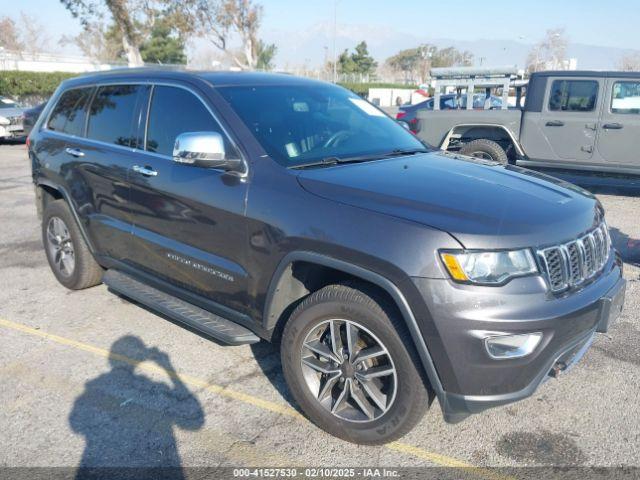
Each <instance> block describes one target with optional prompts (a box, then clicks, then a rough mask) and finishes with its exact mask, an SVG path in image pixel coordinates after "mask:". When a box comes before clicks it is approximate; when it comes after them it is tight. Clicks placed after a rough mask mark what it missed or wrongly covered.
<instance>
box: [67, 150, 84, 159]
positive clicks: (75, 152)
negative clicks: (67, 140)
mask: <svg viewBox="0 0 640 480" xmlns="http://www.w3.org/2000/svg"><path fill="white" fill-rule="evenodd" d="M64 151H65V152H66V153H67V154H68V155H71V156H72V157H76V158H81V157H84V152H83V151H82V150H80V149H79V148H65V149H64Z"/></svg>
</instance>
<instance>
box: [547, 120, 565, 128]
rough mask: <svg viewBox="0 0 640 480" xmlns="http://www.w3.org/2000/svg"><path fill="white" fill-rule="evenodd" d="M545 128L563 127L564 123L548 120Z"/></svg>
mask: <svg viewBox="0 0 640 480" xmlns="http://www.w3.org/2000/svg"><path fill="white" fill-rule="evenodd" d="M547 127H564V122H561V121H560V120H549V121H548V122H547Z"/></svg>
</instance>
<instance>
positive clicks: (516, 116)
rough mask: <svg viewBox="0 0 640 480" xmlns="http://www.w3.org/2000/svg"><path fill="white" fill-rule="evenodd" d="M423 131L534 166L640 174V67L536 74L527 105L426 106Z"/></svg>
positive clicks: (447, 143)
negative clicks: (499, 107)
mask: <svg viewBox="0 0 640 480" xmlns="http://www.w3.org/2000/svg"><path fill="white" fill-rule="evenodd" d="M418 119H419V120H420V121H419V125H420V129H419V131H418V133H417V135H418V137H419V138H420V139H421V140H423V141H426V142H427V143H429V144H431V145H434V146H438V147H440V148H441V149H442V150H449V151H458V152H459V153H462V154H466V155H471V156H475V157H480V158H485V159H488V160H495V161H498V162H501V163H514V164H518V165H522V166H527V167H548V168H549V167H550V168H561V169H578V170H592V171H602V172H617V173H626V174H628V173H631V174H640V155H638V153H637V149H636V145H637V138H638V136H639V135H640V72H587V71H548V72H538V73H534V74H532V75H531V78H530V81H529V85H528V88H527V95H526V102H525V105H524V107H523V108H522V109H520V108H516V109H508V110H480V111H478V110H440V111H434V110H422V111H420V112H419V114H418Z"/></svg>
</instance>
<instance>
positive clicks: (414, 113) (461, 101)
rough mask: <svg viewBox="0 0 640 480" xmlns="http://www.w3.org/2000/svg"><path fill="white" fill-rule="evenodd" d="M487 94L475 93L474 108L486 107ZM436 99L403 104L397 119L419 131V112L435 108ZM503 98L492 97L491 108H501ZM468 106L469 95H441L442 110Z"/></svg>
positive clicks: (413, 130) (410, 128) (414, 131)
mask: <svg viewBox="0 0 640 480" xmlns="http://www.w3.org/2000/svg"><path fill="white" fill-rule="evenodd" d="M485 98H486V96H485V95H482V94H475V95H474V97H473V108H474V109H477V108H484V101H485ZM434 102H435V100H434V98H433V97H431V98H429V99H428V100H424V101H423V102H419V103H414V104H413V105H402V106H401V107H400V109H399V110H398V113H397V114H396V120H398V121H400V122H404V123H405V124H407V126H408V127H409V130H411V131H412V132H413V133H418V131H419V129H420V120H419V119H418V112H419V111H420V110H433V104H434ZM501 105H502V99H501V98H499V97H494V96H492V97H491V108H500V106H501ZM464 108H467V96H466V95H462V96H458V95H457V94H455V93H448V94H445V95H441V96H440V110H456V109H464Z"/></svg>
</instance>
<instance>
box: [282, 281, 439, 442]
mask: <svg viewBox="0 0 640 480" xmlns="http://www.w3.org/2000/svg"><path fill="white" fill-rule="evenodd" d="M332 323H333V326H332V325H331V324H332ZM347 328H349V329H351V331H352V332H353V331H354V330H353V329H354V328H355V329H356V330H357V335H351V338H357V339H358V342H354V341H352V344H356V345H357V347H356V348H353V349H351V357H350V360H351V362H353V363H350V362H347V361H346V360H345V359H344V358H341V359H340V360H341V361H342V366H339V367H336V365H338V363H337V362H335V361H332V360H328V358H329V357H327V355H329V356H330V355H331V354H334V357H333V358H334V359H335V358H337V357H336V356H335V350H336V349H334V348H333V344H334V343H337V342H332V343H331V344H328V341H329V340H328V339H331V338H333V337H332V335H331V333H332V332H333V331H340V332H341V335H340V341H341V342H342V343H343V344H344V343H347V344H348V337H347V336H346V329H347ZM332 329H333V330H332ZM320 332H324V333H320ZM335 338H337V335H336V336H335ZM376 343H377V344H379V345H380V346H381V347H382V350H383V351H384V352H386V353H383V354H379V355H377V356H375V357H372V358H370V359H367V360H364V361H362V360H359V359H362V358H366V357H365V356H364V355H363V354H362V353H361V352H363V351H364V350H365V349H369V348H372V347H373V346H375V344H376ZM305 345H313V348H314V349H315V350H311V349H309V348H307V347H306V346H305ZM343 346H344V345H343ZM346 349H347V350H350V349H349V348H348V345H347V348H346ZM320 350H322V351H323V354H322V355H320V354H317V352H318V351H320ZM337 350H340V349H339V348H338V349H337ZM343 350H344V349H343ZM372 351H373V350H367V352H372ZM327 352H329V353H328V354H327ZM323 355H324V357H323ZM281 357H282V369H283V372H284V376H285V379H286V381H287V385H288V386H289V389H290V390H291V393H292V395H293V397H294V399H295V400H296V402H297V403H298V405H300V407H301V409H302V410H303V411H304V413H305V414H306V415H307V416H308V417H309V419H310V420H311V421H313V422H314V423H315V424H316V425H317V426H319V427H320V428H321V429H323V430H325V431H326V432H328V433H330V434H331V435H334V436H336V437H339V438H342V439H343V440H347V441H349V442H353V443H358V444H364V445H380V444H383V443H387V442H390V441H393V440H396V439H398V438H400V437H402V436H403V435H405V434H406V433H407V432H409V431H410V430H411V429H412V428H413V427H414V426H415V425H416V424H417V423H418V421H420V419H421V418H422V416H423V415H424V413H425V412H426V411H427V410H428V408H429V404H430V401H431V398H432V395H430V389H429V385H428V381H427V380H426V378H425V377H424V375H423V373H422V370H421V367H420V366H419V360H418V357H417V354H416V352H415V350H414V348H413V341H412V339H411V338H410V336H409V334H408V332H407V331H406V329H405V328H404V325H403V323H402V320H401V319H400V318H398V314H397V313H396V311H395V309H394V308H391V307H390V305H388V304H387V303H386V302H385V301H384V299H380V298H379V297H377V296H376V295H375V294H374V293H367V291H366V289H361V288H355V287H354V286H349V285H329V286H327V287H324V288H322V289H320V290H318V291H316V292H314V293H312V294H311V295H309V296H308V297H307V298H306V299H305V300H303V301H302V302H301V303H300V304H299V305H298V306H297V308H296V309H295V310H294V311H293V313H292V314H291V317H290V318H289V321H288V322H287V324H286V326H285V328H284V332H283V334H282V344H281ZM314 357H316V359H320V358H323V359H324V360H325V361H324V363H323V362H321V363H320V367H321V368H324V369H325V370H332V371H333V373H325V374H320V373H319V372H318V371H317V370H316V368H319V367H318V364H317V362H316V361H315V360H313V358H314ZM303 359H304V362H305V363H303ZM309 362H311V363H312V364H313V365H314V367H313V368H311V367H310V366H309ZM346 364H349V365H352V366H351V367H349V366H347V365H346ZM353 365H355V366H353ZM336 368H338V369H340V373H339V374H338V373H335V372H336ZM373 368H376V369H377V370H372V369H373ZM390 370H393V371H394V373H392V374H387V375H386V376H380V377H377V378H370V377H371V376H372V375H377V374H378V373H382V372H388V371H390ZM374 372H375V373H374ZM336 375H340V378H341V380H340V379H338V380H336V381H335V383H330V380H332V379H333V378H334V377H335V376H336ZM327 384H330V388H329V389H328V393H327V392H325V390H326V389H325V388H324V387H325V386H326V385H327ZM347 385H348V387H347ZM373 387H375V388H374V389H373V390H372V388H373ZM352 388H353V390H351V389H352ZM345 390H346V391H347V392H349V393H348V395H347V396H346V397H343V398H342V399H341V392H342V391H345ZM323 392H324V393H325V394H323ZM371 392H374V393H376V392H377V393H376V396H377V398H378V402H379V403H378V404H377V405H376V402H374V400H373V398H374V396H373V395H370V393H371ZM380 393H383V395H380ZM320 397H322V398H323V400H322V402H321V400H320V399H319V398H320ZM345 399H346V400H345ZM358 400H359V401H360V402H361V403H359V402H358ZM363 401H364V403H365V405H368V407H367V408H362V407H361V404H362V402H363ZM380 405H381V406H380ZM334 408H335V409H336V410H335V412H333V411H332V409H334ZM366 412H368V413H366Z"/></svg>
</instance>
